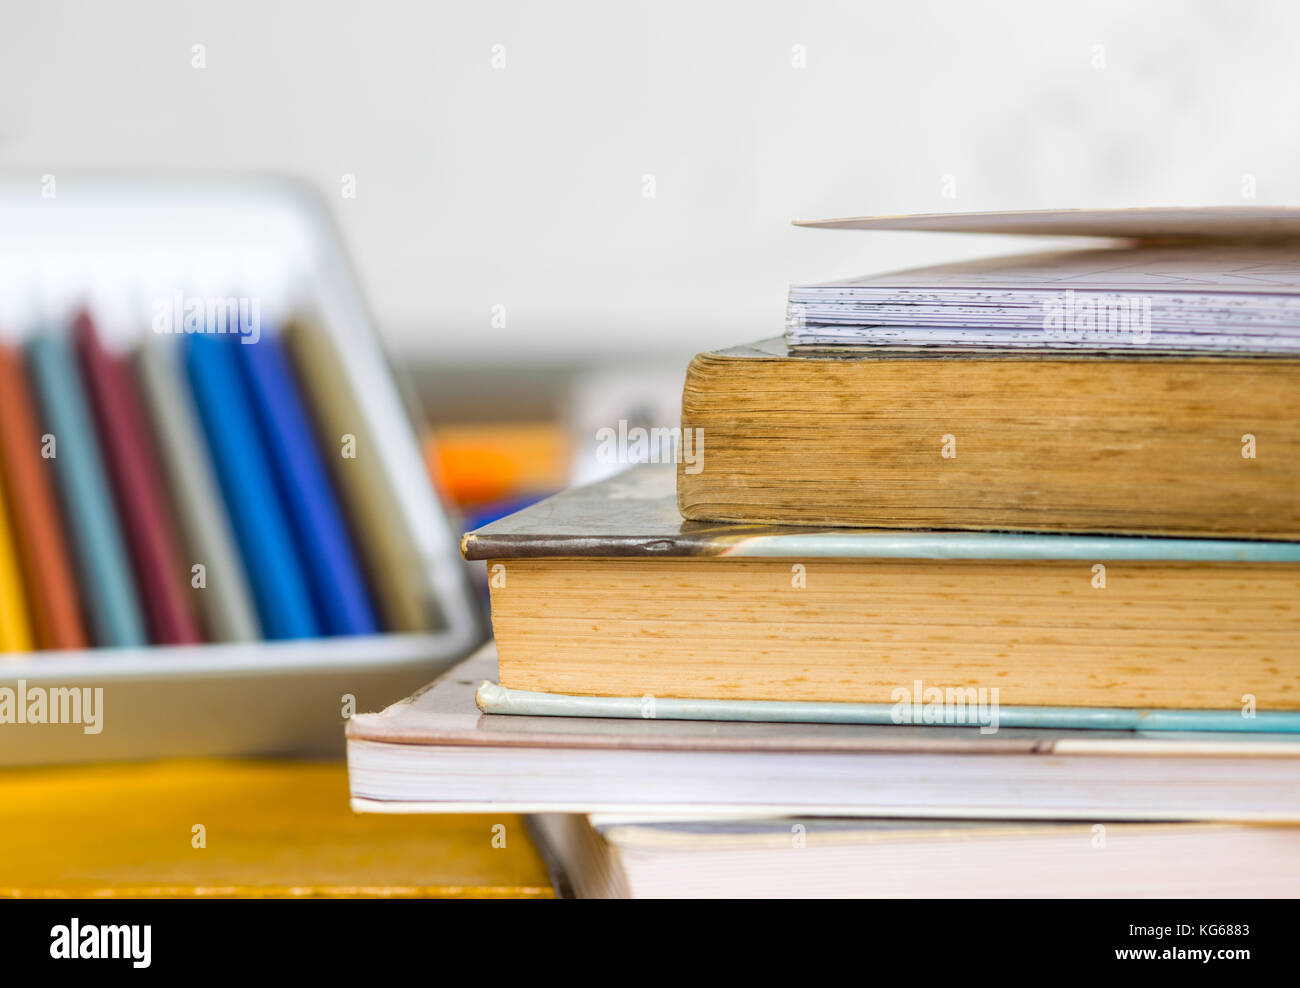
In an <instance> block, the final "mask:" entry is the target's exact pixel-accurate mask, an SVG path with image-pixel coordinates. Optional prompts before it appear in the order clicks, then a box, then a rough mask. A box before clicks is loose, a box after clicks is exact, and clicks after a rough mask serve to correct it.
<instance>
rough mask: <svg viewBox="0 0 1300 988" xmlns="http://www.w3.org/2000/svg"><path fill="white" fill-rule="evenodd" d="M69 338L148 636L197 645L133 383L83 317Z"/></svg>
mask: <svg viewBox="0 0 1300 988" xmlns="http://www.w3.org/2000/svg"><path fill="white" fill-rule="evenodd" d="M72 338H73V345H74V346H75V347H76V351H77V356H78V357H79V358H80V361H81V369H82V374H83V376H84V377H85V381H86V386H87V390H88V391H89V393H90V400H91V406H92V408H93V409H94V412H95V418H96V422H97V424H98V427H99V430H98V431H99V440H100V446H101V448H102V449H103V450H104V453H105V459H106V462H107V466H108V476H109V479H110V481H111V483H112V487H113V491H114V493H115V495H116V501H117V510H118V517H119V518H120V519H121V523H122V529H123V532H124V534H125V536H126V543H127V548H128V550H129V552H130V556H131V561H132V564H133V566H134V570H135V575H136V584H137V586H138V587H139V589H140V595H141V600H142V603H143V607H144V615H145V621H146V624H147V625H148V628H149V637H150V639H151V640H152V641H153V643H154V644H156V645H194V644H197V643H198V642H200V641H202V636H201V635H200V633H199V625H198V621H197V619H196V618H195V616H194V612H193V611H192V610H191V608H190V602H189V594H188V592H187V591H186V589H185V588H186V587H187V586H188V585H189V580H190V568H189V567H188V566H184V567H182V563H181V559H180V553H179V552H178V551H177V546H176V538H175V535H174V534H173V533H174V528H173V522H172V520H171V510H170V505H169V504H168V502H167V498H166V495H165V493H164V491H163V487H162V475H161V471H160V470H159V468H158V460H157V454H156V452H155V450H154V448H153V437H152V435H151V432H150V427H149V424H148V422H147V420H146V419H145V416H144V411H143V409H142V408H141V405H140V396H139V393H138V392H137V391H136V385H135V380H134V378H133V377H132V376H131V372H130V368H129V367H128V365H127V363H126V360H125V358H124V357H122V356H120V355H118V354H114V353H110V352H109V351H108V350H107V349H106V348H105V347H104V345H103V342H102V341H101V340H100V338H99V334H98V333H97V332H96V331H95V326H94V323H93V322H92V321H91V319H90V317H89V316H88V315H86V314H85V313H82V314H81V315H79V316H78V317H77V318H76V321H75V322H74V323H73V327H72Z"/></svg>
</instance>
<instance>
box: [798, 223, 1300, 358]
mask: <svg viewBox="0 0 1300 988" xmlns="http://www.w3.org/2000/svg"><path fill="white" fill-rule="evenodd" d="M802 225H805V226H815V227H823V228H837V229H846V228H847V229H882V230H883V229H894V230H951V231H968V232H980V233H1023V234H1033V235H1058V236H1060V235H1088V236H1097V237H1106V238H1109V242H1108V243H1107V244H1106V245H1104V246H1097V247H1092V248H1085V249H1081V250H1070V251H1050V252H1038V253H1031V254H1021V255H1015V256H1011V257H998V258H991V259H984V260H978V261H968V262H962V263H958V264H946V265H940V266H937V267H928V268H918V269H914V270H910V271H900V272H894V273H890V274H883V275H871V276H866V277H861V278H851V279H847V280H843V281H835V282H827V283H823V284H816V285H796V286H793V287H792V288H791V289H790V299H789V307H788V309H787V318H786V338H787V342H788V343H789V344H790V345H792V346H814V347H843V346H848V347H858V346H867V347H870V346H875V347H897V348H938V349H1004V350H1032V351H1061V352H1080V351H1084V352H1086V351H1124V352H1128V353H1134V354H1141V353H1149V354H1153V355H1159V354H1167V353H1175V354H1177V353H1187V354H1215V353H1232V354H1239V355H1240V354H1249V355H1254V354H1258V355H1288V354H1300V240H1297V239H1296V238H1297V237H1300V210H1292V209H1273V208H1262V207H1261V208H1259V209H1250V208H1247V207H1224V208H1220V209H1218V210H1213V209H1211V210H1098V211H1087V210H1063V211H1043V212H1026V213H987V214H970V213H968V214H952V215H948V216H913V217H875V218H861V219H850V220H822V221H814V222H810V223H805V224H802ZM1115 238H1136V239H1124V240H1123V241H1122V242H1121V243H1120V244H1119V245H1118V246H1117V245H1116V244H1115Z"/></svg>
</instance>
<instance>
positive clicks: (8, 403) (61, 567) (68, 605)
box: [0, 345, 89, 648]
mask: <svg viewBox="0 0 1300 988" xmlns="http://www.w3.org/2000/svg"><path fill="white" fill-rule="evenodd" d="M41 444H42V434H41V428H40V425H39V421H38V419H37V415H36V404H35V401H34V399H33V397H32V390H31V386H30V384H29V383H28V380H27V367H26V362H25V361H24V359H23V355H22V352H21V351H19V350H17V349H15V348H13V347H10V346H5V345H0V474H2V475H3V478H4V493H5V495H6V496H7V499H8V501H9V508H10V514H11V516H12V517H11V521H12V525H13V541H14V542H15V543H16V545H17V550H18V559H19V561H20V563H21V565H22V574H23V577H24V579H25V582H26V587H27V597H28V604H29V606H30V608H31V617H32V625H33V628H32V630H33V632H34V634H35V638H36V644H37V646H38V647H39V648H86V647H87V646H88V644H89V642H88V639H87V636H86V626H85V621H84V619H83V618H82V615H81V599H80V596H79V594H78V590H77V580H76V576H75V574H74V572H73V569H72V559H71V557H70V555H69V553H68V544H67V540H66V538H65V537H64V533H63V519H62V516H61V515H60V513H59V502H58V497H57V494H56V492H55V489H54V482H53V479H52V478H51V476H50V473H49V470H50V468H51V465H50V461H49V460H46V459H44V458H43V457H42V455H41V449H42V445H41ZM56 449H57V447H56Z"/></svg>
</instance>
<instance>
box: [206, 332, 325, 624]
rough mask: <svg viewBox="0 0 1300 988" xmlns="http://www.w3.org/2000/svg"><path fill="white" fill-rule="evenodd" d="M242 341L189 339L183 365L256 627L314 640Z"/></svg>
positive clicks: (309, 605) (308, 594)
mask: <svg viewBox="0 0 1300 988" xmlns="http://www.w3.org/2000/svg"><path fill="white" fill-rule="evenodd" d="M241 345H242V344H240V343H237V342H235V341H234V340H233V339H230V338H226V337H213V336H204V335H195V336H192V337H190V338H189V339H188V341H187V344H186V347H185V368H186V371H187V373H188V374H189V378H190V386H191V387H192V388H193V389H194V401H195V404H196V405H197V406H198V409H199V420H200V421H201V422H202V423H203V432H204V434H205V435H206V436H207V440H208V447H209V448H210V450H211V451H212V460H213V463H214V464H215V465H216V468H217V478H218V481H219V482H220V485H221V490H222V493H223V495H224V496H225V499H226V505H227V508H228V509H229V511H230V517H231V521H232V522H233V523H234V528H235V539H236V541H237V542H238V543H239V549H240V552H241V554H242V555H243V557H244V567H245V569H247V571H248V578H249V582H250V583H251V584H252V587H253V598H254V601H255V602H256V605H257V613H258V616H259V617H260V618H261V622H262V631H263V633H264V634H265V635H266V636H267V637H268V638H314V637H316V636H317V635H319V634H320V625H319V624H318V623H317V621H316V615H315V612H314V610H313V608H312V602H311V591H310V590H309V588H308V582H307V578H306V575H305V570H304V567H303V564H302V560H301V559H299V557H298V550H297V547H296V546H295V545H294V540H293V530H292V528H291V527H290V524H289V519H288V517H287V515H286V513H285V510H284V506H283V505H282V504H281V502H280V494H279V491H278V490H277V489H276V483H275V473H274V471H273V469H272V467H271V463H270V458H269V457H268V455H267V451H266V446H265V443H264V440H263V437H262V435H261V432H260V429H259V427H258V422H257V417H256V415H255V414H254V410H253V404H252V399H251V396H250V395H249V393H248V389H247V388H246V387H245V386H244V381H243V379H242V377H241V376H240V372H239V364H238V358H237V357H236V354H235V348H236V347H238V346H241Z"/></svg>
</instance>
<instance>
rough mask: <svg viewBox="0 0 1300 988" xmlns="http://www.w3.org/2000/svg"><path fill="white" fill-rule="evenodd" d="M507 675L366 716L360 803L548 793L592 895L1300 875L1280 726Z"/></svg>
mask: <svg viewBox="0 0 1300 988" xmlns="http://www.w3.org/2000/svg"><path fill="white" fill-rule="evenodd" d="M496 673H497V664H496V652H495V647H494V646H492V645H489V646H487V647H485V648H484V649H483V650H482V651H480V652H479V653H477V654H476V655H474V656H472V657H471V658H469V659H467V660H465V661H464V662H462V663H461V664H460V665H458V666H456V667H455V668H453V669H452V670H451V671H449V672H448V673H446V674H445V675H444V676H443V677H442V678H440V679H438V680H436V681H435V682H434V683H433V684H431V686H430V687H428V688H426V689H425V690H423V691H421V692H419V693H417V694H415V695H414V696H412V697H410V698H409V699H407V700H403V701H401V702H399V703H396V704H394V705H393V706H391V707H389V708H388V709H387V710H385V711H383V712H382V713H377V714H363V715H359V716H357V717H355V718H353V720H352V721H351V723H350V724H349V727H348V765H349V777H350V783H351V791H352V804H353V808H354V809H356V810H357V811H360V812H380V813H442V812H477V813H483V812H502V813H505V812H524V813H532V814H538V815H539V816H537V817H536V820H535V830H536V833H537V835H538V837H539V839H540V842H541V843H542V845H543V848H544V849H545V850H546V851H547V852H548V853H549V854H550V856H551V859H552V861H553V862H554V864H555V867H556V871H557V884H558V885H559V886H560V887H561V888H562V889H569V890H572V891H573V892H574V893H576V894H580V895H635V896H643V895H644V896H718V897H732V896H746V895H762V896H831V895H848V896H876V895H879V896H911V895H916V896H946V895H970V896H984V897H990V896H1000V895H1026V896H1027V895H1043V896H1053V897H1059V896H1087V895H1108V896H1229V895H1231V896H1251V895H1262V896H1278V895H1294V894H1297V893H1298V892H1300V826H1297V824H1300V785H1297V780H1300V745H1297V744H1295V743H1294V741H1291V740H1286V739H1284V738H1282V737H1281V736H1276V735H1266V734H1253V735H1252V734H1210V733H1199V734H1192V733H1182V732H1140V731H1108V730H1069V729H1052V730H1049V729H1042V728H1037V729H1035V728H1002V729H1000V730H999V731H998V732H997V733H995V734H982V733H980V731H979V729H978V728H977V727H950V726H923V725H917V726H913V725H881V724H867V725H863V724H828V723H802V724H800V723H752V722H740V721H701V720H668V719H660V718H641V719H638V718H623V717H610V718H604V717H564V716H526V715H501V714H485V713H482V712H481V711H480V710H479V709H478V707H477V706H476V705H475V692H476V690H477V689H478V688H479V687H480V686H481V685H482V684H483V683H484V682H485V681H492V680H494V679H495V678H496ZM588 814H595V815H593V816H588Z"/></svg>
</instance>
